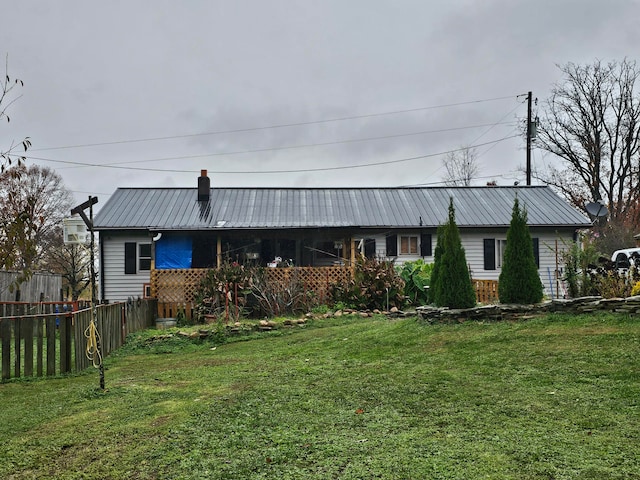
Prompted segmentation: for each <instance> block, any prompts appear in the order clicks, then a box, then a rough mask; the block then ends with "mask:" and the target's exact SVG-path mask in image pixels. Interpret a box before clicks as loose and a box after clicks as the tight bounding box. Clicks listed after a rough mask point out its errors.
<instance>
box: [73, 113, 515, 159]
mask: <svg viewBox="0 0 640 480" xmlns="http://www.w3.org/2000/svg"><path fill="white" fill-rule="evenodd" d="M500 124H501V125H511V122H503V123H485V124H481V125H469V126H466V127H451V128H443V129H438V130H423V131H420V132H410V133H398V134H394V135H383V136H378V137H364V138H354V139H347V140H334V141H331V142H319V143H305V144H300V145H285V146H283V147H269V148H257V149H254V150H235V151H230V152H214V153H199V154H194V155H180V156H174V157H162V158H150V159H145V160H130V161H124V162H112V163H103V164H102V165H103V166H107V165H132V164H134V163H147V162H164V161H167V160H189V159H194V158H205V157H218V156H225V155H242V154H247V153H262V152H272V151H278V150H293V149H299V148H313V147H325V146H329V145H340V144H346V143H358V142H369V141H374V140H388V139H391V138H402V137H411V136H417V135H425V134H430V133H444V132H453V131H457V130H465V129H471V128H481V127H487V126H490V127H491V128H493V127H495V126H496V125H500ZM481 136H482V135H481ZM478 138H480V137H478ZM69 168H71V167H69Z"/></svg>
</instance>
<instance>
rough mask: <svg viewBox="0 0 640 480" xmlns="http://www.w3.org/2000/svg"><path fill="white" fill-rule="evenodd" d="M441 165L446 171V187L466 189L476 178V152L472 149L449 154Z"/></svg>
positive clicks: (462, 149)
mask: <svg viewBox="0 0 640 480" xmlns="http://www.w3.org/2000/svg"><path fill="white" fill-rule="evenodd" d="M442 163H443V165H444V167H445V169H446V173H445V176H444V183H445V185H447V186H448V187H468V186H470V185H471V182H472V181H473V179H474V178H475V177H477V176H478V169H479V167H478V152H477V150H476V149H475V148H473V147H463V148H461V149H460V150H458V151H456V152H449V153H448V154H447V156H446V157H445V158H444V160H443V161H442Z"/></svg>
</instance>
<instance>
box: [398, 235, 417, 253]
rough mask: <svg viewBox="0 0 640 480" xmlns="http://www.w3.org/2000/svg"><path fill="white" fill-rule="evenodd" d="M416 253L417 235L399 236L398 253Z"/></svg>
mask: <svg viewBox="0 0 640 480" xmlns="http://www.w3.org/2000/svg"><path fill="white" fill-rule="evenodd" d="M417 254H418V237H417V236H413V235H411V236H408V235H407V236H401V237H400V255H417Z"/></svg>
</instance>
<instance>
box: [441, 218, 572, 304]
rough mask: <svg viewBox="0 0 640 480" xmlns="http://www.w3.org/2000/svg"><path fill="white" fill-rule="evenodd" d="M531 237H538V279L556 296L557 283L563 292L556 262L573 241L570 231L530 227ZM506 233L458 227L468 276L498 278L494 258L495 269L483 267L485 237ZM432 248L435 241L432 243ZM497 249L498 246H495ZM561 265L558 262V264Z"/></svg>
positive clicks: (548, 293)
mask: <svg viewBox="0 0 640 480" xmlns="http://www.w3.org/2000/svg"><path fill="white" fill-rule="evenodd" d="M529 232H530V233H531V237H533V238H538V255H539V259H540V264H539V268H538V273H539V275H540V280H542V284H543V286H544V294H545V295H546V296H548V297H549V298H551V293H552V292H553V295H554V297H556V298H557V296H558V291H557V290H558V287H560V290H561V291H560V296H562V295H563V294H564V292H563V291H562V285H561V283H562V282H556V278H555V271H556V258H557V259H558V262H560V261H561V258H562V252H563V251H564V250H566V249H568V248H569V245H570V244H571V243H572V241H573V231H572V230H571V231H565V232H558V231H553V230H550V229H537V228H531V227H530V229H529ZM506 237H507V230H506V229H492V230H488V229H487V230H478V231H473V232H469V231H467V230H464V231H463V230H461V232H460V238H461V240H462V246H463V248H464V250H465V257H466V259H467V264H468V265H469V267H470V269H471V276H472V278H474V279H478V280H498V277H499V276H500V272H501V271H502V270H501V269H500V267H499V266H498V265H499V264H498V261H497V259H496V268H495V270H485V269H484V243H483V240H484V239H486V238H494V239H505V238H506ZM556 244H557V250H558V252H557V257H556ZM434 248H435V245H434ZM496 252H498V248H497V246H496ZM557 267H558V268H562V267H563V265H562V264H561V263H560V264H558V266H557Z"/></svg>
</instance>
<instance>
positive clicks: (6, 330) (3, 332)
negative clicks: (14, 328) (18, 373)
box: [0, 318, 11, 380]
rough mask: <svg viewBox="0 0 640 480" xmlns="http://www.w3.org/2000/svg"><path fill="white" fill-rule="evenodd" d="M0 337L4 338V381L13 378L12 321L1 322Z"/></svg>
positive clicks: (4, 319) (2, 320)
mask: <svg viewBox="0 0 640 480" xmlns="http://www.w3.org/2000/svg"><path fill="white" fill-rule="evenodd" d="M0 336H1V337H2V379H3V380H8V379H9V378H11V320H10V319H8V318H3V319H1V320H0Z"/></svg>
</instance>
